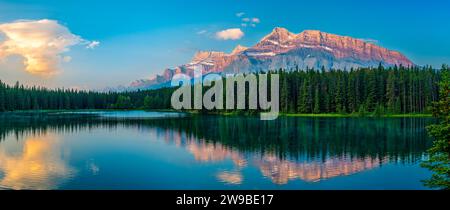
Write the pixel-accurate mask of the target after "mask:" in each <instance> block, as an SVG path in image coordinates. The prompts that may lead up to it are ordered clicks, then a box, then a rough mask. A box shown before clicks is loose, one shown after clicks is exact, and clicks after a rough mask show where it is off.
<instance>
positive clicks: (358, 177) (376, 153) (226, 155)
mask: <svg viewBox="0 0 450 210" xmlns="http://www.w3.org/2000/svg"><path fill="white" fill-rule="evenodd" d="M432 122H433V120H432V119H426V118H407V119H365V118H363V119H361V118H294V117H290V118H287V117H286V118H279V119H278V120H275V121H260V120H259V118H258V117H255V118H253V117H223V116H189V115H185V114H179V113H161V112H143V111H134V112H81V113H74V112H68V113H21V114H18V113H14V114H11V113H8V114H0V188H5V189H300V190H303V189H426V188H425V187H424V186H423V185H422V183H421V182H420V180H423V179H426V178H429V177H430V175H431V174H430V172H429V171H428V170H427V169H424V168H421V167H420V166H419V164H420V162H421V160H423V159H425V158H426V155H425V151H426V149H427V148H428V147H429V146H430V139H429V138H428V136H427V134H426V131H425V129H424V127H425V126H426V125H428V124H430V123H432Z"/></svg>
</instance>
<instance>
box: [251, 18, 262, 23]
mask: <svg viewBox="0 0 450 210" xmlns="http://www.w3.org/2000/svg"><path fill="white" fill-rule="evenodd" d="M252 22H253V23H260V22H261V21H260V20H259V18H255V17H254V18H252Z"/></svg>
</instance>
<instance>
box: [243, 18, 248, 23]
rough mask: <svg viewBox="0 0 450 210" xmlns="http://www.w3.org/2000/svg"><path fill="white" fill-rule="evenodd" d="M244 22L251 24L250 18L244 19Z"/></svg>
mask: <svg viewBox="0 0 450 210" xmlns="http://www.w3.org/2000/svg"><path fill="white" fill-rule="evenodd" d="M242 21H244V22H250V18H242Z"/></svg>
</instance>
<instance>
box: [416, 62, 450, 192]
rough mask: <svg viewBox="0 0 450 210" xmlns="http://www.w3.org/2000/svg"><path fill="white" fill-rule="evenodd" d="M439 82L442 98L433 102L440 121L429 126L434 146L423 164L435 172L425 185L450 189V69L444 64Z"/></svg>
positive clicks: (434, 112) (435, 114) (434, 110)
mask: <svg viewBox="0 0 450 210" xmlns="http://www.w3.org/2000/svg"><path fill="white" fill-rule="evenodd" d="M441 77H442V79H441V82H440V83H439V87H440V91H439V95H440V97H439V98H440V100H439V101H437V102H435V103H434V104H433V115H434V116H435V117H437V118H438V119H439V120H440V122H439V124H436V125H431V126H428V127H427V130H428V133H429V134H430V135H431V136H432V137H433V138H434V140H433V146H432V147H431V149H430V150H429V151H428V152H429V155H430V157H429V160H427V161H425V162H424V163H423V164H422V166H424V167H426V168H428V169H430V170H431V171H433V172H434V174H433V176H432V177H431V179H429V180H425V181H424V182H425V185H427V186H429V187H431V188H440V189H447V190H448V189H450V69H449V68H448V67H447V66H443V68H442V70H441Z"/></svg>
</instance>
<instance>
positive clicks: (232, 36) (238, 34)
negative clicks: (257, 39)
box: [216, 28, 244, 40]
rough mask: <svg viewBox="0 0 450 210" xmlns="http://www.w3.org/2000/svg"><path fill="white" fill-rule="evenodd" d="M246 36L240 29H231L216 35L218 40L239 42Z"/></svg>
mask: <svg viewBox="0 0 450 210" xmlns="http://www.w3.org/2000/svg"><path fill="white" fill-rule="evenodd" d="M243 36H244V32H242V31H241V29H240V28H230V29H226V30H223V31H219V32H217V33H216V38H217V39H220V40H238V39H241V38H242V37H243Z"/></svg>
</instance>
